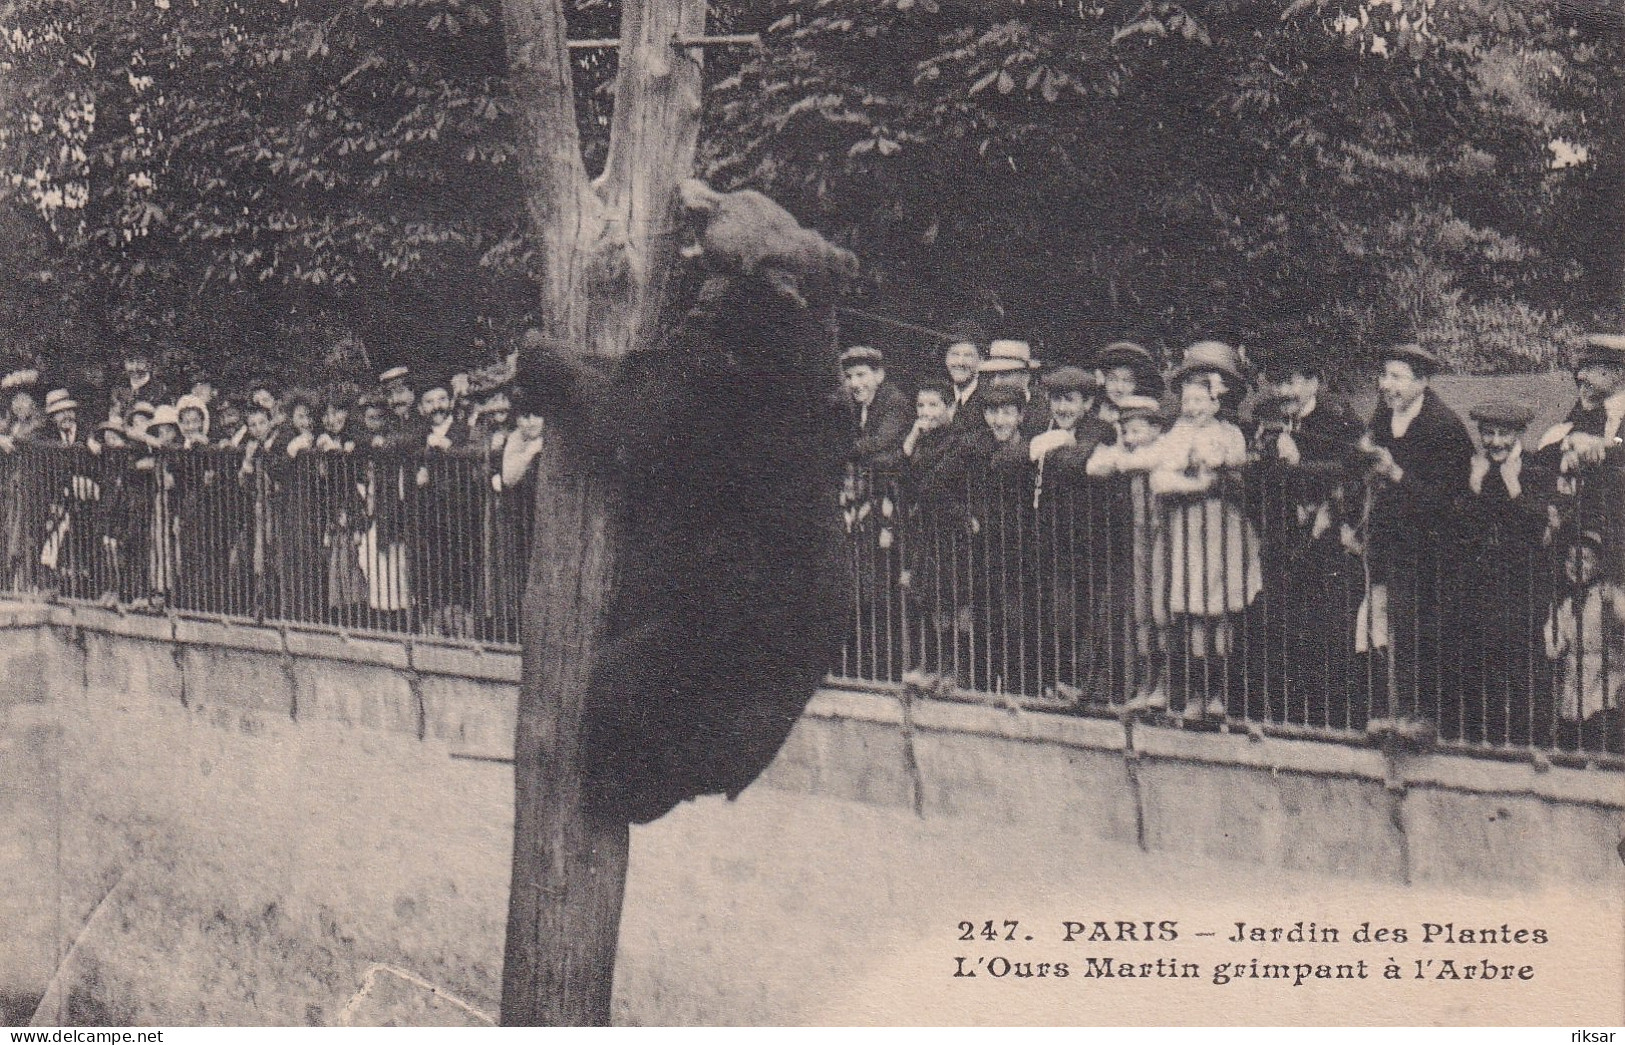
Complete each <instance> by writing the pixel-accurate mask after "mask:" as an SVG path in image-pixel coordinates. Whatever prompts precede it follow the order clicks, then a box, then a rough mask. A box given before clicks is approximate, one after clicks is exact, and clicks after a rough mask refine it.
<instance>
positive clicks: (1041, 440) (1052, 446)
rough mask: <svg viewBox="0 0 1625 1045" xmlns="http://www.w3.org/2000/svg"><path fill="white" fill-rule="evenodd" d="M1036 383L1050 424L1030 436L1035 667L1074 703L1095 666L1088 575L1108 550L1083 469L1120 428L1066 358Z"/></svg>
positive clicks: (1091, 382) (1050, 687) (1101, 513)
mask: <svg viewBox="0 0 1625 1045" xmlns="http://www.w3.org/2000/svg"><path fill="white" fill-rule="evenodd" d="M1040 383H1041V384H1042V385H1043V386H1044V390H1045V392H1046V393H1047V394H1048V395H1047V398H1048V400H1049V414H1050V427H1049V428H1048V429H1047V430H1046V431H1043V432H1041V433H1039V434H1038V435H1036V436H1034V437H1033V438H1032V440H1031V441H1030V443H1029V444H1028V446H1029V450H1028V454H1029V457H1030V458H1031V459H1032V462H1033V490H1032V507H1033V511H1034V513H1035V514H1034V528H1035V532H1034V535H1033V536H1034V555H1033V558H1034V560H1035V567H1036V568H1035V569H1034V570H1033V576H1034V583H1035V585H1036V596H1037V599H1038V611H1037V614H1036V622H1037V626H1038V645H1039V650H1040V654H1041V656H1040V658H1039V673H1040V675H1041V676H1042V685H1043V687H1044V690H1045V691H1046V692H1047V693H1050V694H1051V695H1053V696H1056V697H1058V698H1060V699H1062V700H1065V701H1068V702H1071V703H1077V702H1079V701H1080V700H1081V699H1082V698H1083V687H1082V683H1083V681H1084V680H1085V679H1086V678H1087V677H1088V676H1089V675H1090V674H1091V673H1092V671H1093V669H1094V667H1095V665H1094V663H1093V662H1094V659H1095V645H1094V642H1093V636H1092V635H1091V630H1092V629H1091V628H1090V626H1089V623H1088V622H1089V620H1090V619H1091V617H1090V615H1089V614H1088V612H1087V609H1088V607H1089V606H1090V605H1091V600H1092V599H1098V598H1104V594H1105V585H1104V584H1099V585H1097V584H1095V583H1093V582H1094V581H1095V580H1096V574H1097V569H1103V568H1104V567H1105V565H1106V560H1107V558H1108V557H1109V555H1108V549H1107V544H1106V539H1105V534H1106V530H1107V525H1106V524H1107V511H1108V508H1107V504H1106V498H1105V497H1104V496H1095V495H1096V494H1103V493H1104V491H1102V490H1098V489H1097V485H1098V484H1095V483H1090V482H1087V481H1086V479H1085V476H1086V471H1085V469H1086V467H1087V465H1088V463H1089V456H1090V455H1091V454H1092V453H1094V451H1095V448H1096V447H1098V446H1105V445H1110V444H1112V443H1114V442H1116V441H1117V428H1116V426H1115V425H1113V424H1111V423H1110V422H1107V421H1104V420H1102V419H1101V418H1100V416H1099V414H1097V413H1096V410H1095V400H1096V398H1097V397H1098V395H1099V385H1098V383H1097V382H1096V381H1095V378H1094V375H1092V374H1090V373H1088V372H1086V371H1084V370H1082V369H1080V368H1078V367H1075V366H1064V367H1061V368H1059V369H1057V370H1054V371H1052V372H1050V373H1048V374H1045V375H1044V377H1043V379H1042V380H1041V382H1040ZM1095 605H1097V606H1100V603H1098V602H1096V603H1095ZM1102 608H1103V609H1104V608H1106V607H1102ZM1101 615H1102V614H1099V613H1097V614H1096V615H1095V617H1096V618H1098V617H1100V616H1101Z"/></svg>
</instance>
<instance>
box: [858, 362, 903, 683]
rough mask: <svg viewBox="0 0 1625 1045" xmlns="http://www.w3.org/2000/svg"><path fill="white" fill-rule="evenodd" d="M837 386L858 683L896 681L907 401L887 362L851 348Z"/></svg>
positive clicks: (899, 647)
mask: <svg viewBox="0 0 1625 1045" xmlns="http://www.w3.org/2000/svg"><path fill="white" fill-rule="evenodd" d="M840 363H841V383H842V385H843V387H844V388H845V390H846V396H847V407H848V410H849V411H850V416H851V418H852V449H851V452H850V456H849V458H848V461H849V465H848V468H849V471H848V475H847V481H846V487H845V488H844V489H843V490H842V493H841V510H842V513H843V516H844V519H845V521H846V525H847V532H848V533H849V534H850V536H851V540H852V554H853V556H854V560H853V567H854V569H855V571H856V573H855V576H856V577H857V578H858V598H857V606H856V609H857V614H858V619H857V621H856V622H855V625H854V628H855V630H854V632H853V634H854V635H857V636H860V637H861V638H862V641H861V642H860V643H859V645H860V647H861V648H860V649H858V650H856V651H854V652H855V655H856V660H857V663H858V665H859V671H860V672H861V673H862V674H863V677H865V678H871V679H896V678H898V677H900V675H901V669H902V659H903V656H904V650H903V645H902V638H903V636H902V629H901V627H900V623H901V615H902V609H901V604H900V591H899V587H898V582H899V579H900V577H901V572H902V565H901V563H900V562H899V555H900V552H901V550H902V549H901V548H900V547H898V544H897V540H898V536H899V534H898V523H899V521H900V505H901V499H900V497H899V495H898V490H897V484H898V480H899V478H900V477H899V475H898V470H899V468H900V466H901V464H902V460H903V442H904V440H905V439H906V438H907V437H908V433H909V432H910V430H912V429H913V427H914V404H913V403H912V402H911V401H910V400H909V398H908V397H907V396H905V395H904V394H903V393H902V392H900V391H898V389H897V386H896V385H894V384H892V383H891V382H889V381H887V380H886V357H885V356H884V355H883V354H881V351H880V350H879V349H878V348H871V347H870V346H868V345H855V346H853V347H851V348H848V349H847V350H846V351H844V352H842V353H841V356H840Z"/></svg>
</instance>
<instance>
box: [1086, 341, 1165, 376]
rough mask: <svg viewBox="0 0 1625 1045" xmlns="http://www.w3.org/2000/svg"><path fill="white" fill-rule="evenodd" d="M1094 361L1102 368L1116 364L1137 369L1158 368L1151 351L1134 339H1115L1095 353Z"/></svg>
mask: <svg viewBox="0 0 1625 1045" xmlns="http://www.w3.org/2000/svg"><path fill="white" fill-rule="evenodd" d="M1094 362H1095V366H1096V367H1098V368H1100V369H1101V370H1105V369H1106V368H1107V367H1114V366H1129V367H1133V368H1134V369H1136V370H1142V369H1143V370H1151V371H1155V370H1156V368H1157V361H1156V359H1154V358H1152V355H1151V353H1150V352H1149V351H1148V350H1146V349H1145V348H1143V347H1142V346H1140V345H1137V344H1135V343H1134V342H1132V341H1113V342H1112V343H1111V344H1109V345H1107V346H1106V347H1105V348H1103V349H1101V350H1100V351H1099V352H1096V353H1095V360H1094Z"/></svg>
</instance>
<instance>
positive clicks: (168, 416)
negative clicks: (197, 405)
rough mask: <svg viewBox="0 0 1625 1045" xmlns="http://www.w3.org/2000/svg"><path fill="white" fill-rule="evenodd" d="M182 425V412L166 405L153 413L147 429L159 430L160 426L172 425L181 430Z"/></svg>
mask: <svg viewBox="0 0 1625 1045" xmlns="http://www.w3.org/2000/svg"><path fill="white" fill-rule="evenodd" d="M180 423H181V412H180V411H179V410H177V409H175V408H174V407H173V406H170V405H169V404H168V403H165V404H163V405H162V406H160V407H158V409H156V410H154V411H153V412H152V420H151V421H149V422H148V423H147V427H148V428H149V429H150V428H157V427H159V426H160V425H171V426H174V427H176V428H179V427H180Z"/></svg>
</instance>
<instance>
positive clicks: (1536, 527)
mask: <svg viewBox="0 0 1625 1045" xmlns="http://www.w3.org/2000/svg"><path fill="white" fill-rule="evenodd" d="M499 458H500V455H497V454H493V453H480V452H466V451H465V452H444V451H433V450H427V451H426V450H398V449H394V450H390V449H372V450H365V449H364V450H359V451H357V452H353V453H339V452H321V451H315V450H310V451H306V452H303V453H301V454H299V455H298V456H297V457H289V456H288V455H287V454H286V453H285V452H275V453H271V454H267V455H264V456H263V457H253V458H251V457H250V456H249V455H247V454H245V453H244V451H242V450H229V449H193V450H175V449H171V450H162V451H155V450H145V449H139V450H137V449H120V450H113V449H106V450H101V451H100V452H92V451H91V450H90V449H88V448H86V447H84V446H65V445H60V444H56V443H51V442H46V441H40V442H18V443H17V444H15V446H14V448H13V449H12V450H10V451H9V452H5V453H0V483H3V484H4V485H3V496H0V551H3V554H4V560H3V562H0V588H4V589H6V590H9V591H10V592H12V593H14V594H18V595H33V596H47V597H53V598H59V599H66V600H83V601H90V602H100V603H103V604H107V605H112V606H120V607H124V608H126V609H131V610H141V609H149V610H161V611H164V612H172V613H178V614H199V615H207V616H218V617H226V618H236V619H244V620H252V621H259V622H275V623H287V624H302V625H316V626H323V627H333V628H339V629H345V630H354V631H378V632H385V633H391V634H402V635H409V636H432V637H436V638H438V639H443V640H446V641H458V642H470V643H477V644H482V645H492V646H510V647H511V646H515V645H517V643H518V640H519V634H520V630H519V629H520V602H521V595H522V591H523V587H524V583H525V575H526V566H527V563H526V559H527V555H528V550H529V546H530V533H531V518H530V515H531V511H532V495H531V492H530V490H529V487H528V484H526V486H524V487H522V488H520V489H516V490H508V489H503V488H502V484H501V482H500V481H499V479H498V476H499V473H500V463H501V462H500V459H499ZM1621 490H1625V476H1620V475H1613V474H1611V473H1610V474H1609V475H1605V476H1601V477H1600V478H1595V479H1591V480H1584V479H1582V478H1580V477H1574V478H1570V479H1566V480H1565V486H1564V488H1563V490H1562V492H1561V497H1560V499H1559V503H1558V504H1556V505H1555V506H1554V507H1552V508H1550V509H1548V508H1547V507H1546V506H1545V504H1544V503H1540V504H1535V505H1533V506H1532V507H1530V508H1524V507H1518V508H1516V509H1512V510H1509V509H1507V508H1506V506H1505V505H1502V506H1501V507H1500V509H1498V510H1497V511H1485V510H1480V509H1479V508H1477V507H1475V506H1474V505H1473V504H1472V503H1471V502H1470V500H1469V499H1463V500H1461V501H1460V502H1458V504H1457V508H1458V509H1459V510H1456V511H1455V512H1454V514H1453V515H1451V517H1449V518H1445V517H1435V518H1429V519H1424V520H1422V521H1421V523H1420V525H1419V526H1418V527H1417V528H1416V529H1415V530H1414V531H1406V530H1404V529H1403V528H1396V526H1395V525H1393V524H1392V523H1391V520H1390V521H1388V522H1385V519H1386V517H1385V515H1384V512H1385V511H1387V510H1388V509H1389V508H1390V507H1391V506H1390V505H1387V504H1385V502H1384V497H1385V496H1387V495H1386V494H1385V493H1384V492H1383V490H1382V489H1381V488H1380V487H1379V488H1375V489H1372V488H1365V487H1363V486H1361V485H1359V484H1353V485H1350V486H1348V487H1346V488H1338V489H1333V488H1332V487H1330V486H1328V484H1327V483H1326V482H1325V481H1324V477H1317V476H1315V475H1314V474H1313V473H1311V472H1308V471H1304V470H1297V469H1293V468H1290V467H1286V466H1281V465H1271V464H1269V463H1258V464H1253V465H1248V466H1247V467H1245V468H1241V469H1232V470H1228V471H1221V472H1220V473H1218V478H1217V481H1216V483H1215V485H1214V486H1213V487H1212V488H1211V489H1209V490H1207V491H1206V492H1205V493H1201V494H1190V495H1185V494H1181V495H1170V494H1164V495H1153V494H1152V492H1151V491H1150V489H1149V487H1148V482H1147V478H1146V476H1145V475H1143V474H1140V475H1131V476H1121V475H1120V476H1114V477H1111V478H1093V477H1087V476H1085V475H1083V474H1081V473H1079V474H1064V473H1063V474H1053V475H1049V476H1045V477H1044V479H1043V481H1042V483H1035V482H1034V481H1033V476H1032V475H1031V474H1030V473H1029V472H1026V471H1018V472H1015V473H1012V474H998V473H994V474H982V475H973V476H970V477H967V478H963V479H962V480H958V481H955V482H953V483H951V484H949V485H948V486H947V487H946V488H944V487H942V486H940V485H922V484H920V483H919V482H918V481H917V480H916V479H915V478H914V477H911V476H910V475H908V474H906V473H882V472H865V471H856V470H854V472H853V473H852V474H851V475H850V476H849V479H848V482H847V485H846V491H845V494H844V495H843V498H842V501H843V511H844V514H845V520H846V524H847V528H848V531H849V544H848V553H849V561H848V567H847V568H849V569H850V571H851V577H852V580H853V582H854V583H853V585H852V591H853V595H852V604H851V607H850V614H849V621H850V626H849V631H848V637H847V640H846V643H845V645H844V648H843V649H842V651H841V654H840V658H839V663H838V664H836V665H834V666H833V667H832V670H831V675H832V677H834V678H835V679H836V680H838V681H842V682H844V683H848V684H851V683H858V684H871V685H885V686H893V685H898V684H902V683H903V682H904V680H905V677H912V678H914V679H915V680H916V681H918V680H919V679H920V678H922V677H923V678H926V679H928V680H931V682H932V683H933V686H934V688H933V692H937V693H941V694H949V693H956V694H959V695H961V696H967V697H971V698H973V699H975V695H978V694H979V695H982V697H983V698H985V697H987V696H991V697H992V698H994V699H1000V700H1006V701H1011V702H1019V703H1022V704H1027V705H1030V706H1034V707H1041V708H1047V709H1052V710H1065V711H1070V712H1075V713H1079V714H1095V715H1118V714H1124V713H1127V712H1130V711H1133V712H1143V713H1144V714H1146V715H1149V716H1152V717H1156V718H1158V719H1159V720H1164V721H1168V722H1171V723H1175V724H1178V725H1181V726H1185V727H1193V728H1224V729H1229V728H1249V729H1262V730H1265V731H1267V732H1272V733H1277V734H1282V735H1296V734H1304V735H1313V736H1318V737H1326V738H1334V739H1345V740H1351V739H1355V738H1361V739H1367V738H1369V737H1370V735H1371V734H1373V733H1378V734H1382V735H1394V734H1396V733H1398V734H1404V733H1405V731H1406V730H1410V729H1413V728H1415V727H1417V725H1418V724H1419V723H1426V724H1427V729H1426V732H1427V737H1426V740H1427V742H1430V743H1431V742H1436V743H1439V744H1442V745H1444V746H1446V747H1450V748H1453V749H1458V750H1464V751H1471V752H1474V753H1478V754H1496V755H1504V756H1518V757H1522V756H1525V755H1528V754H1529V753H1531V752H1538V753H1542V754H1543V755H1546V756H1550V757H1552V758H1554V759H1558V760H1562V759H1565V758H1570V757H1572V758H1575V759H1580V760H1584V761H1591V762H1596V763H1598V764H1606V765H1610V766H1617V765H1620V764H1621V761H1620V758H1619V755H1620V754H1621V750H1622V748H1625V740H1622V736H1625V726H1622V723H1621V715H1620V703H1621V697H1622V696H1625V586H1622V585H1621V584H1620V577H1621V572H1620V571H1621V563H1620V562H1619V552H1620V550H1621V549H1620V545H1621V543H1622V537H1621V524H1622V522H1625V518H1622V516H1625V512H1622V511H1621V510H1620V505H1619V504H1618V503H1616V502H1618V501H1619V496H1620V491H1621ZM1444 514H1445V515H1450V514H1451V513H1444ZM1553 516H1558V517H1560V518H1553ZM1412 521H1413V522H1415V520H1412ZM1557 522H1564V523H1566V526H1565V527H1563V528H1561V529H1554V524H1555V523H1557ZM1587 530H1591V531H1596V532H1598V533H1600V534H1601V536H1602V539H1601V541H1600V542H1597V547H1596V549H1595V553H1596V554H1595V555H1594V558H1596V559H1597V560H1598V561H1597V563H1596V565H1595V567H1594V568H1593V569H1592V570H1591V572H1593V573H1599V572H1600V574H1601V579H1596V580H1593V579H1591V578H1590V576H1589V575H1587V576H1586V577H1585V578H1577V577H1576V574H1575V571H1576V568H1577V567H1580V566H1584V564H1580V563H1576V562H1573V561H1571V560H1572V559H1574V556H1573V555H1571V554H1569V550H1568V548H1567V547H1566V546H1565V545H1564V543H1563V541H1562V540H1561V538H1560V537H1559V535H1561V534H1565V533H1572V532H1584V531H1587ZM1579 579H1584V580H1586V581H1588V583H1578V582H1577V580H1579ZM911 673H912V674H911ZM1408 739H1409V740H1412V741H1414V740H1416V739H1417V738H1416V737H1408Z"/></svg>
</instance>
